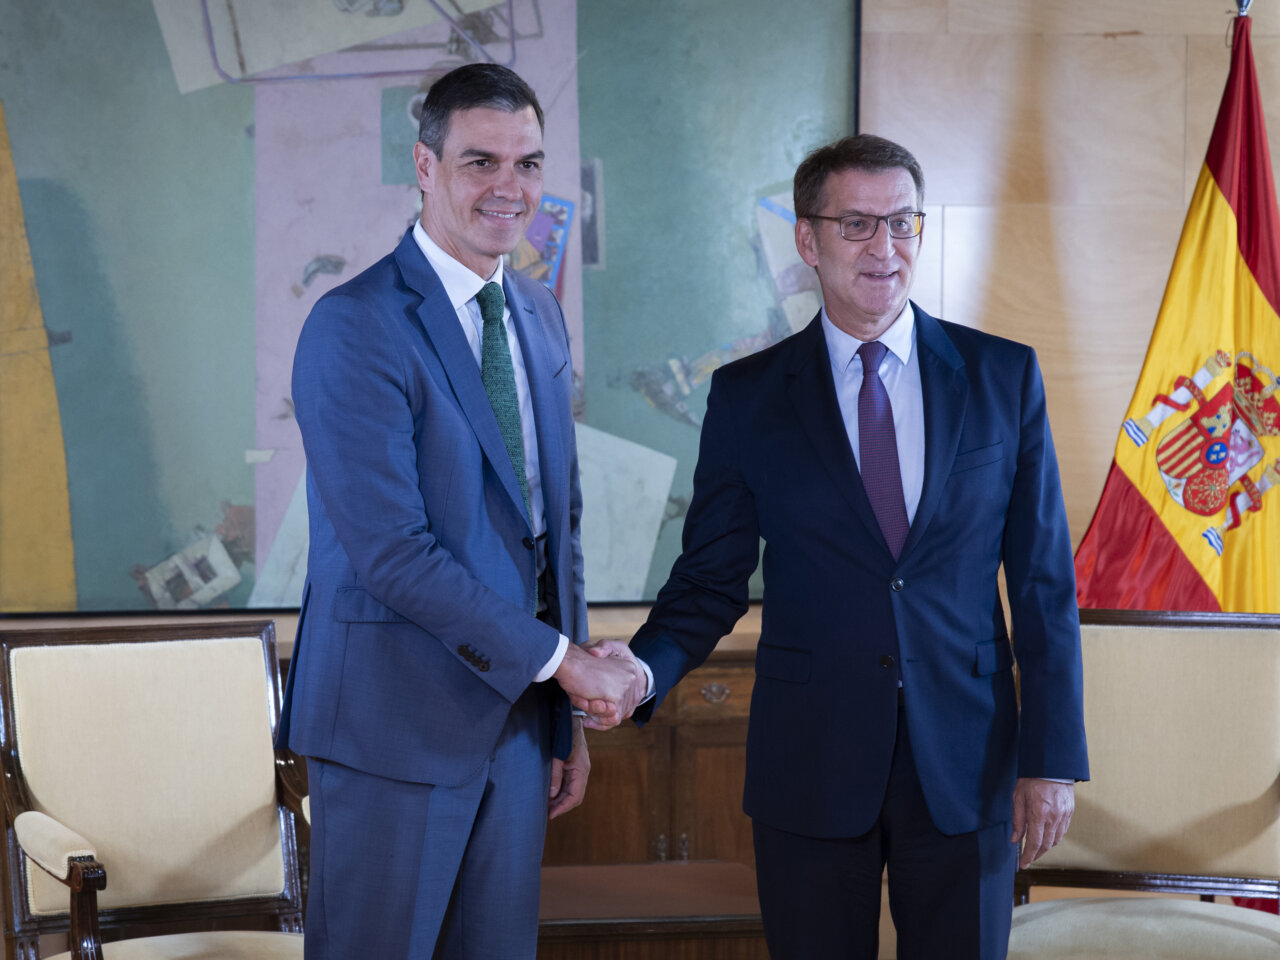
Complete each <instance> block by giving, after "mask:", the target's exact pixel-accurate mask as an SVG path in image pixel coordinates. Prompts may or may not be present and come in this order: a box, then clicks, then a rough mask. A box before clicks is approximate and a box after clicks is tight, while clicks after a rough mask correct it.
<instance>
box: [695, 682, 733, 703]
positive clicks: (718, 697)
mask: <svg viewBox="0 0 1280 960" xmlns="http://www.w3.org/2000/svg"><path fill="white" fill-rule="evenodd" d="M732 692H733V691H732V690H730V689H729V688H728V687H726V686H725V685H724V684H723V683H719V682H713V683H708V684H707V685H706V686H705V687H703V688H702V699H703V700H705V701H707V703H724V702H725V701H726V700H728V699H729V694H731V693H732Z"/></svg>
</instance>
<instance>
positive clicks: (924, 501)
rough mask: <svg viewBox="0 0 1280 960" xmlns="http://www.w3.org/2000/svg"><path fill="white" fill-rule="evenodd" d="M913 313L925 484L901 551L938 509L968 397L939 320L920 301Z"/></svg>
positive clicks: (910, 545)
mask: <svg viewBox="0 0 1280 960" xmlns="http://www.w3.org/2000/svg"><path fill="white" fill-rule="evenodd" d="M912 306H913V307H914V309H915V313H916V349H917V350H919V351H920V388H921V390H922V392H923V400H924V447H925V449H924V488H923V489H922V490H921V493H920V504H919V506H917V507H916V515H915V517H914V518H913V519H912V521H911V529H910V531H908V533H907V540H906V542H905V543H904V544H903V545H902V555H901V556H902V557H906V556H907V555H908V554H909V553H910V552H911V550H912V549H913V548H914V547H915V545H916V544H918V543H919V542H920V540H921V538H922V537H923V536H924V534H925V530H926V529H927V528H928V526H929V522H930V521H931V520H932V519H933V516H934V513H935V512H936V511H937V509H938V500H939V498H940V497H941V496H942V488H943V487H944V486H946V483H947V477H948V476H949V475H950V473H951V465H952V463H954V462H955V458H956V447H957V445H958V444H959V442H960V428H961V426H962V425H963V424H964V416H965V407H966V405H967V403H968V399H969V381H968V378H967V377H966V376H965V371H964V360H963V359H962V358H961V356H960V354H959V353H958V352H957V351H956V348H955V346H954V345H953V344H952V343H951V340H950V339H948V337H947V335H946V333H945V331H944V330H943V329H942V325H941V324H940V323H938V321H937V320H935V319H934V318H933V317H931V316H929V314H927V313H925V312H924V311H923V310H921V309H920V308H919V307H916V306H915V305H914V304H913V305H912Z"/></svg>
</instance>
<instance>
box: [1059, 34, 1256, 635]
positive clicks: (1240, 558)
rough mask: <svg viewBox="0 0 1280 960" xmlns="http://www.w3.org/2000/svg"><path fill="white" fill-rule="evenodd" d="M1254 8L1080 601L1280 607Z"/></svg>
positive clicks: (1093, 528)
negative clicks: (1253, 21)
mask: <svg viewBox="0 0 1280 960" xmlns="http://www.w3.org/2000/svg"><path fill="white" fill-rule="evenodd" d="M1251 25H1252V23H1251V20H1250V18H1249V17H1248V16H1241V17H1238V18H1237V19H1236V23H1235V34H1234V39H1233V41H1232V54H1231V71H1230V74H1229V75H1228V77H1227V85H1226V90H1225V91H1224V93H1223V97H1222V105H1221V107H1220V108H1219V110H1218V119H1217V122H1216V123H1215V125H1214V129H1213V135H1212V137H1211V138H1210V140H1209V148H1208V151H1207V153H1206V155H1205V161H1204V165H1203V166H1202V167H1201V170H1200V176H1199V179H1198V181H1197V183H1196V188H1195V193H1194V194H1193V196H1192V198H1191V205H1190V207H1189V209H1188V210H1187V218H1186V222H1185V223H1184V224H1183V228H1182V237H1181V239H1180V240H1179V242H1178V250H1177V253H1176V254H1175V256H1174V260H1173V267H1172V269H1171V270H1170V272H1169V282H1168V285H1167V286H1166V287H1165V293H1164V301H1163V302H1162V304H1161V306H1160V313H1159V315H1158V317H1157V319H1156V325H1155V330H1154V331H1153V333H1152V335H1151V343H1150V345H1149V347H1148V348H1147V356H1146V360H1145V361H1144V362H1143V365H1142V373H1141V375H1140V376H1139V378H1138V385H1137V388H1136V389H1135V391H1134V394H1133V400H1132V401H1131V402H1130V404H1129V410H1128V413H1127V415H1126V417H1125V420H1124V424H1123V427H1122V429H1121V431H1120V437H1119V439H1118V440H1117V442H1116V452H1115V459H1114V461H1113V462H1112V465H1111V471H1110V473H1109V474H1108V477H1107V482H1106V486H1105V487H1104V488H1103V492H1102V497H1101V499H1100V500H1099V503H1098V507H1097V510H1096V512H1095V513H1094V516H1093V521H1092V523H1091V524H1090V525H1089V529H1088V532H1087V533H1086V534H1085V537H1084V540H1083V541H1081V543H1080V547H1079V549H1078V550H1077V551H1076V582H1077V596H1078V600H1079V603H1080V606H1082V607H1103V608H1119V609H1147V610H1223V611H1252V612H1265V613H1277V612H1280V385H1278V384H1277V379H1276V371H1277V370H1280V315H1278V314H1277V308H1278V307H1280V214H1278V213H1277V209H1276V194H1275V186H1274V183H1273V182H1272V176H1271V155H1270V150H1269V149H1268V147H1267V135H1266V127H1265V124H1264V122H1263V116H1262V105H1261V103H1260V101H1259V95H1258V81H1257V75H1256V73H1255V71H1254V64H1253V50H1252V45H1251V42H1250V27H1251Z"/></svg>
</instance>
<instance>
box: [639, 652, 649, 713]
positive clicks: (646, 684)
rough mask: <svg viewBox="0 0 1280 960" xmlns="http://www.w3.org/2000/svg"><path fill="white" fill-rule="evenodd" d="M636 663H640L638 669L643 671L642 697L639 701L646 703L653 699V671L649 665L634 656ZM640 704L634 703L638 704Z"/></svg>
mask: <svg viewBox="0 0 1280 960" xmlns="http://www.w3.org/2000/svg"><path fill="white" fill-rule="evenodd" d="M636 663H638V664H640V669H641V670H643V671H644V698H643V699H641V701H640V703H648V702H649V701H650V700H652V699H653V671H652V670H650V669H649V665H648V664H647V663H645V662H644V661H643V660H641V659H640V658H639V657H636ZM639 705H640V704H636V706H639Z"/></svg>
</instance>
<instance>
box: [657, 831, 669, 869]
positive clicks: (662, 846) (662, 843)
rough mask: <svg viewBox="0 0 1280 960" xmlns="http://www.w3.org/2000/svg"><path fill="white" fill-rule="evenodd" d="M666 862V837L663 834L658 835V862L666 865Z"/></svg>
mask: <svg viewBox="0 0 1280 960" xmlns="http://www.w3.org/2000/svg"><path fill="white" fill-rule="evenodd" d="M666 861H667V835H666V834H665V833H660V834H658V862H659V863H666Z"/></svg>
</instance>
